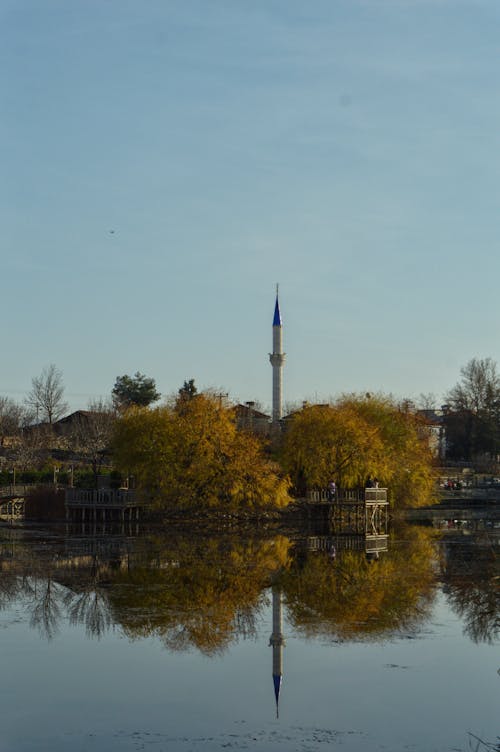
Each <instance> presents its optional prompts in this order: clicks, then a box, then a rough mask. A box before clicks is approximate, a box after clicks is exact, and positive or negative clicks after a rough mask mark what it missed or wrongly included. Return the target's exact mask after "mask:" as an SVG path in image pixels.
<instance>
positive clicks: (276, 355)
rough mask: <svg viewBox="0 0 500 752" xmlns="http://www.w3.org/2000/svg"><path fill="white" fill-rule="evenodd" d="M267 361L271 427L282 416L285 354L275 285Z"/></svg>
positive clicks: (276, 423)
mask: <svg viewBox="0 0 500 752" xmlns="http://www.w3.org/2000/svg"><path fill="white" fill-rule="evenodd" d="M269 360H270V361H271V365H272V367H273V425H274V426H276V425H278V423H279V421H280V420H281V416H282V414H283V408H282V394H283V366H284V364H285V353H284V352H283V322H282V321H281V313H280V305H279V300H278V285H276V305H275V306H274V318H273V351H272V353H270V354H269Z"/></svg>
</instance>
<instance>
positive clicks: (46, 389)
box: [26, 363, 68, 425]
mask: <svg viewBox="0 0 500 752" xmlns="http://www.w3.org/2000/svg"><path fill="white" fill-rule="evenodd" d="M31 384H32V388H31V392H30V393H29V394H28V396H27V398H26V404H27V405H28V406H29V407H31V408H32V409H33V410H34V411H35V413H36V417H37V421H39V422H44V423H49V424H50V425H52V423H54V421H56V420H58V419H59V418H60V417H61V416H62V415H64V413H65V412H66V411H67V409H68V405H67V403H66V402H65V401H64V385H63V381H62V373H61V371H60V370H59V369H58V368H56V366H55V365H54V364H53V363H51V364H50V365H49V366H47V367H46V368H44V369H43V371H42V373H41V374H40V376H35V377H33V379H32V380H31Z"/></svg>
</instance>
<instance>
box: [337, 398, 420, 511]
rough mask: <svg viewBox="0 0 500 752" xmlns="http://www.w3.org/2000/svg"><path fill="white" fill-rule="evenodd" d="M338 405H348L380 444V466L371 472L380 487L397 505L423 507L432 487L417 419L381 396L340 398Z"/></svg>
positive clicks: (411, 413)
mask: <svg viewBox="0 0 500 752" xmlns="http://www.w3.org/2000/svg"><path fill="white" fill-rule="evenodd" d="M338 406H339V407H342V406H349V407H350V408H351V409H352V410H354V411H355V412H356V413H357V414H358V415H359V416H360V417H361V418H362V419H363V420H365V421H366V422H367V423H368V424H369V425H370V426H371V427H372V429H374V428H376V430H377V432H378V436H379V438H380V440H381V441H382V445H383V456H384V462H383V465H382V466H381V467H380V468H379V470H378V471H376V472H375V471H374V472H375V474H376V476H377V478H378V479H379V481H380V485H384V486H387V487H388V488H389V490H390V498H391V499H392V500H393V501H396V502H397V503H398V505H400V506H418V505H422V504H427V503H428V502H429V500H430V498H431V496H432V493H433V491H434V488H435V479H434V473H433V459H432V455H431V451H430V448H429V440H428V436H427V434H426V432H425V431H424V430H423V425H422V421H421V418H420V417H419V416H418V415H416V414H415V413H414V412H412V411H411V410H407V409H405V407H404V405H400V404H398V403H397V402H396V401H395V400H393V399H392V398H391V397H387V396H384V395H370V396H368V397H367V396H365V397H361V396H357V395H348V396H344V397H341V398H340V400H339V402H338Z"/></svg>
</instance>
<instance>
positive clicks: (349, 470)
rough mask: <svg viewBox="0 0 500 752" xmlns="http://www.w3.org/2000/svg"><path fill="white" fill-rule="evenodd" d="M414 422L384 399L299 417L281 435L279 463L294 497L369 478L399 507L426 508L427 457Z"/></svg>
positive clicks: (429, 485)
mask: <svg viewBox="0 0 500 752" xmlns="http://www.w3.org/2000/svg"><path fill="white" fill-rule="evenodd" d="M420 428H421V427H420V424H419V421H418V418H416V416H414V415H412V414H410V413H408V412H405V411H403V410H401V409H399V407H398V406H397V405H396V404H395V403H394V402H393V401H392V400H391V399H390V398H386V397H371V396H370V397H358V396H355V395H351V396H344V397H342V398H341V399H339V400H338V401H337V402H336V403H334V404H330V405H315V406H308V407H305V408H303V409H302V410H300V411H298V412H297V413H296V414H295V415H294V416H293V418H292V419H291V421H290V425H289V428H288V429H287V431H286V434H285V437H284V442H283V452H282V461H283V466H284V468H285V469H286V470H287V472H289V473H290V476H291V478H292V482H293V483H294V486H295V488H296V490H297V491H298V492H299V493H302V492H304V490H305V489H306V488H311V487H314V486H319V487H326V486H327V484H328V482H329V480H330V479H334V480H335V482H336V483H337V485H338V486H340V487H344V488H352V487H356V486H364V484H365V481H366V479H367V477H368V476H372V478H377V479H378V481H379V485H380V486H387V487H388V488H389V489H390V494H391V498H392V500H393V501H397V503H398V504H399V505H418V504H419V503H420V504H422V503H428V501H429V497H430V495H431V493H432V489H433V486H434V481H433V473H432V457H431V454H430V451H429V447H428V444H427V441H426V440H425V437H424V436H423V434H422V431H421V430H420Z"/></svg>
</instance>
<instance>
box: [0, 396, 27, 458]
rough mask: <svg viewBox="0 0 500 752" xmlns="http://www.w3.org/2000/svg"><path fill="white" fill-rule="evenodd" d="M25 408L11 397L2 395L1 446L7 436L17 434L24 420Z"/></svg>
mask: <svg viewBox="0 0 500 752" xmlns="http://www.w3.org/2000/svg"><path fill="white" fill-rule="evenodd" d="M23 414H24V411H23V408H22V406H21V405H18V404H17V402H14V400H12V399H10V397H0V446H3V445H4V441H5V439H6V437H7V436H17V435H18V434H19V431H20V429H21V425H22V422H23Z"/></svg>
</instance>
